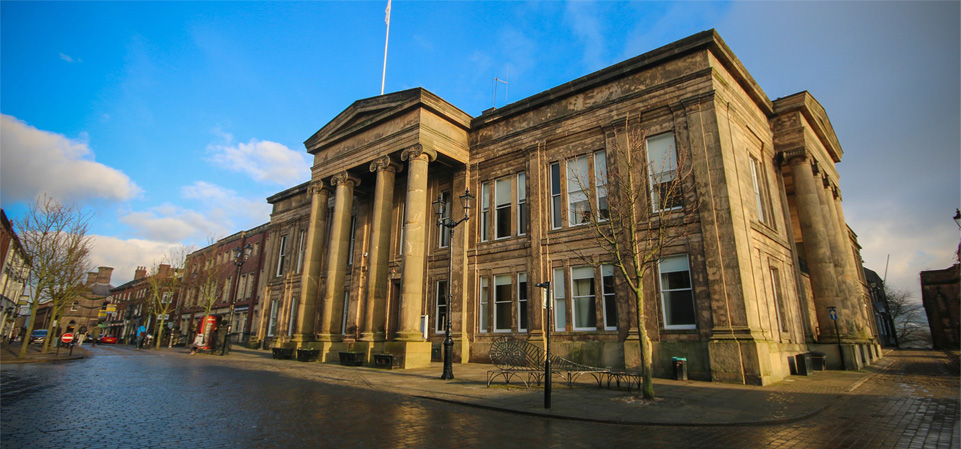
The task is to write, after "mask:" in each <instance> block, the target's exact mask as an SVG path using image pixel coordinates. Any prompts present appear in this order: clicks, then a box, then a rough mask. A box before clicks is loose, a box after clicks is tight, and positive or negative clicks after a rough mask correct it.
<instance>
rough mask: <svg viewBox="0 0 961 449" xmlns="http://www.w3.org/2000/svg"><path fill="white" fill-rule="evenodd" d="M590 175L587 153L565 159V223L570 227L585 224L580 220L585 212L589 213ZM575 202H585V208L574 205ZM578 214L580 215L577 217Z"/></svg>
mask: <svg viewBox="0 0 961 449" xmlns="http://www.w3.org/2000/svg"><path fill="white" fill-rule="evenodd" d="M590 190H591V175H590V163H589V162H588V160H587V155H580V156H577V157H573V158H570V159H568V160H567V225H568V226H570V227H574V226H581V225H585V224H587V222H586V221H582V219H583V215H584V214H585V213H587V214H590V213H591V201H590V197H591V192H590ZM576 204H586V206H585V207H586V209H584V208H580V209H579V208H577V207H575V205H576ZM578 214H580V215H581V217H580V218H579V217H578Z"/></svg>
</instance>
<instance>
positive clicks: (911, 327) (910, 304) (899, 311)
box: [884, 285, 930, 347]
mask: <svg viewBox="0 0 961 449" xmlns="http://www.w3.org/2000/svg"><path fill="white" fill-rule="evenodd" d="M884 296H885V298H886V301H887V307H888V313H889V314H890V315H891V321H893V322H894V333H895V336H896V337H897V340H898V346H899V347H910V346H918V345H920V346H924V345H927V344H928V340H929V339H930V332H929V331H928V328H927V325H926V324H925V320H926V317H925V314H924V307H923V306H922V305H921V304H920V303H918V302H915V301H913V300H912V299H913V298H912V296H911V293H910V292H908V291H907V290H902V289H899V288H895V287H890V286H887V285H886V286H885V287H884Z"/></svg>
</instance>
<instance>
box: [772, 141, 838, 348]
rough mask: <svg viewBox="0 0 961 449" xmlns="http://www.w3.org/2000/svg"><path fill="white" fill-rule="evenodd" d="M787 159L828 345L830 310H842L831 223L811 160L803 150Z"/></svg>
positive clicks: (822, 338)
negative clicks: (828, 226)
mask: <svg viewBox="0 0 961 449" xmlns="http://www.w3.org/2000/svg"><path fill="white" fill-rule="evenodd" d="M785 158H786V159H788V161H789V162H790V164H791V173H792V175H793V178H794V195H795V198H796V199H797V208H798V220H799V221H800V222H801V235H802V239H803V243H804V250H805V253H806V256H807V264H808V271H809V273H810V275H811V289H812V290H813V296H814V305H815V309H816V311H817V317H818V326H819V329H820V330H819V333H818V340H819V341H820V342H824V341H826V340H825V338H826V337H832V338H833V337H834V336H835V334H834V324H833V323H832V322H831V318H830V316H829V313H828V306H838V307H840V306H841V304H840V294H839V290H838V284H837V275H836V273H835V269H834V259H833V257H832V255H831V240H830V238H829V237H828V233H827V231H826V230H825V223H826V222H827V220H826V219H825V217H823V216H822V214H821V202H820V199H819V198H818V190H820V189H821V186H820V185H819V183H818V181H817V179H815V177H814V171H813V166H812V160H811V157H810V156H809V155H808V154H807V152H806V151H805V150H804V149H803V148H800V149H798V150H795V151H792V152H789V153H786V154H785Z"/></svg>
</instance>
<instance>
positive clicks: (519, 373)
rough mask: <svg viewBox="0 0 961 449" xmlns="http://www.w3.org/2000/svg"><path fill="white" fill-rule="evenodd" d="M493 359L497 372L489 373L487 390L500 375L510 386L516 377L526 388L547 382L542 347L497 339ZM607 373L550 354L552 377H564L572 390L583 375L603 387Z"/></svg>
mask: <svg viewBox="0 0 961 449" xmlns="http://www.w3.org/2000/svg"><path fill="white" fill-rule="evenodd" d="M490 357H491V363H493V364H494V366H495V367H497V369H496V370H489V371H487V386H488V387H490V386H491V382H492V381H493V380H494V379H496V378H497V377H498V376H501V377H503V378H504V383H508V384H509V383H510V381H511V379H512V378H515V377H516V378H518V379H521V380H522V381H523V382H524V386H526V387H530V384H531V383H532V382H535V383H536V384H537V385H540V384H541V382H542V381H543V380H544V351H543V350H542V349H541V348H540V346H537V345H533V344H530V343H528V342H526V341H524V340H520V339H517V338H514V337H507V336H505V337H498V338H496V339H495V340H494V341H493V342H492V343H491V349H490ZM607 371H608V370H607V369H605V368H597V367H593V366H587V365H581V364H579V363H574V362H572V361H570V360H567V359H565V358H563V357H559V356H557V355H553V354H552V355H551V374H552V375H555V374H556V375H558V376H561V378H562V379H564V382H566V383H567V386H568V387H569V388H573V387H574V382H576V381H577V379H578V378H579V377H580V376H582V375H584V374H590V375H591V376H592V377H593V378H594V380H595V381H596V382H597V386H598V387H600V386H601V384H602V380H603V376H604V375H605V374H606V373H607ZM608 384H610V382H608Z"/></svg>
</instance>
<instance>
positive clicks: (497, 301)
mask: <svg viewBox="0 0 961 449" xmlns="http://www.w3.org/2000/svg"><path fill="white" fill-rule="evenodd" d="M493 278H494V279H493V282H492V284H493V287H494V288H493V289H492V291H493V304H494V323H493V328H494V333H505V332H511V331H512V328H513V326H512V318H511V317H512V316H513V314H512V313H511V312H512V310H511V309H512V308H513V306H514V300H513V299H514V298H513V296H514V295H513V294H512V293H513V292H512V290H513V287H512V285H513V282H512V280H511V275H510V274H495V275H494V276H493ZM498 280H502V281H504V282H506V283H502V284H498V283H497V281H498ZM498 286H507V288H506V289H504V290H506V291H507V298H501V297H500V294H498V291H499V289H498V288H497V287H498ZM501 307H506V308H507V317H506V319H505V320H504V321H506V324H507V327H499V325H502V324H505V323H501V322H500V320H498V312H499V311H502V309H501Z"/></svg>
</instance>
